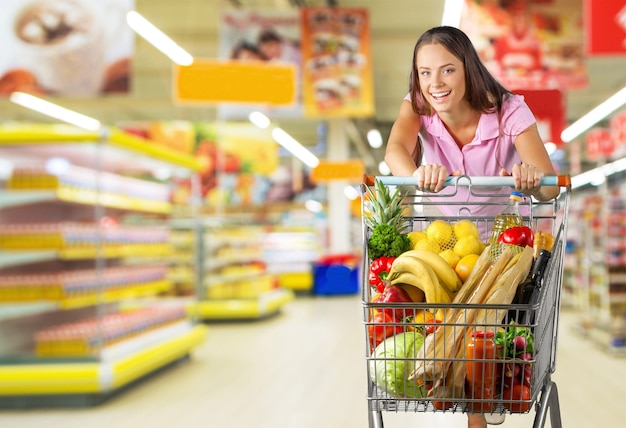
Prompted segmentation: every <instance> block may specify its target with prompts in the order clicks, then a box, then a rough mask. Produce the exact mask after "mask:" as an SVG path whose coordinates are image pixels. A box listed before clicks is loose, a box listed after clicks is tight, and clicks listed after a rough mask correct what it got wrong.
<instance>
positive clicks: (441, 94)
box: [431, 91, 450, 98]
mask: <svg viewBox="0 0 626 428" xmlns="http://www.w3.org/2000/svg"><path fill="white" fill-rule="evenodd" d="M449 93H450V91H448V92H439V93H436V94H431V95H432V96H433V97H434V98H441V97H445V96H446V95H448V94H449Z"/></svg>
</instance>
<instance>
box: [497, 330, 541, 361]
mask: <svg viewBox="0 0 626 428" xmlns="http://www.w3.org/2000/svg"><path fill="white" fill-rule="evenodd" d="M517 337H522V338H523V339H524V341H525V346H524V347H523V348H520V347H519V346H516V338H517ZM494 340H495V343H496V346H497V347H499V348H501V349H502V355H501V357H503V358H515V357H517V356H519V355H521V354H524V353H530V354H531V355H532V354H533V352H534V349H533V348H534V344H535V337H534V335H533V332H532V330H531V329H530V328H528V327H520V326H519V325H518V324H517V323H516V322H515V321H511V324H509V325H508V326H507V328H506V330H505V331H499V332H497V333H496V336H495V338H494Z"/></svg>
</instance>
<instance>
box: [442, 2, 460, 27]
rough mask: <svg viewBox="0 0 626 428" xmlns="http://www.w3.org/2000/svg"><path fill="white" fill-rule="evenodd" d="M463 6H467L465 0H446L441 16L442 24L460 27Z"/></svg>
mask: <svg viewBox="0 0 626 428" xmlns="http://www.w3.org/2000/svg"><path fill="white" fill-rule="evenodd" d="M463 7H465V1H464V0H446V2H445V3H444V5H443V16H442V17H441V25H447V26H450V27H457V28H458V27H459V25H460V24H461V15H462V14H463Z"/></svg>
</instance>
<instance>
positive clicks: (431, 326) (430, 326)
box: [424, 320, 441, 335]
mask: <svg viewBox="0 0 626 428" xmlns="http://www.w3.org/2000/svg"><path fill="white" fill-rule="evenodd" d="M440 323H441V321H440V320H433V321H432V324H427V325H426V328H425V329H424V333H426V334H427V335H428V334H431V333H434V332H435V330H436V329H437V327H439V326H438V325H437V324H440Z"/></svg>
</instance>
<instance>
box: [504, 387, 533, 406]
mask: <svg viewBox="0 0 626 428" xmlns="http://www.w3.org/2000/svg"><path fill="white" fill-rule="evenodd" d="M502 399H503V400H512V401H513V402H512V403H507V402H506V401H505V402H504V403H503V404H504V407H506V408H507V409H509V410H510V411H511V412H513V413H526V412H527V411H529V410H530V388H529V387H528V386H526V385H520V384H514V385H513V386H511V387H507V388H505V389H504V391H503V392H502Z"/></svg>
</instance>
